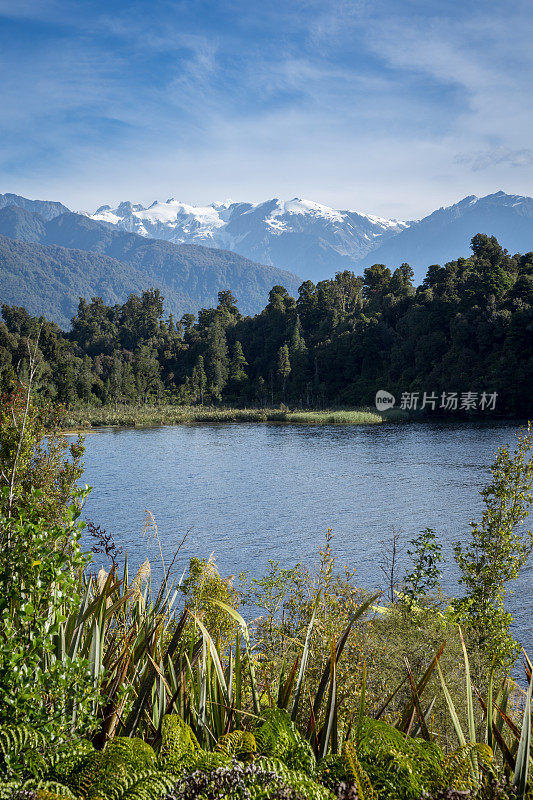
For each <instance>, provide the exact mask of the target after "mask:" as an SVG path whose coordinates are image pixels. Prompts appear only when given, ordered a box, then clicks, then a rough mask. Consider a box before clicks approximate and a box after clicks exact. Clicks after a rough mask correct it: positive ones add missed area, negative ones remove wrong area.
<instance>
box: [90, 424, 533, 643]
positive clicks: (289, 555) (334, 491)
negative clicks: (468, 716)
mask: <svg viewBox="0 0 533 800" xmlns="http://www.w3.org/2000/svg"><path fill="white" fill-rule="evenodd" d="M519 425H520V423H519V422H514V423H509V422H505V423H493V422H486V423H484V422H479V423H468V422H457V423H454V422H442V421H439V422H422V423H405V424H381V425H368V426H362V425H361V426H356V425H353V426H342V425H338V426H334V425H315V426H303V425H276V424H244V423H238V424H224V425H189V426H185V425H184V426H178V427H162V428H152V429H146V430H139V429H127V430H117V429H102V430H100V431H98V432H97V433H96V434H95V435H90V436H87V439H86V454H85V476H84V482H86V483H88V484H90V485H92V486H93V487H94V489H93V491H92V493H91V495H90V497H89V500H88V501H87V504H86V507H85V510H84V516H85V518H86V519H91V520H92V521H93V522H95V523H96V524H100V525H101V526H102V527H103V528H105V529H106V530H107V531H108V533H111V534H112V535H113V537H114V539H115V541H116V543H117V544H118V545H122V546H123V547H124V549H127V551H128V558H129V561H130V564H131V565H132V569H133V566H134V565H135V566H137V565H138V564H140V563H141V562H142V561H144V559H145V558H146V557H147V556H148V557H149V558H150V560H151V561H152V562H153V563H154V564H155V563H156V561H159V555H158V553H159V550H158V547H157V545H156V544H155V543H154V542H151V543H147V541H146V538H143V536H142V528H143V524H144V520H145V509H149V510H150V511H151V512H152V514H153V515H154V517H155V520H156V522H157V526H158V533H159V538H160V541H161V545H162V549H163V556H164V558H165V560H166V561H167V562H168V561H169V560H170V559H171V558H172V555H173V553H174V551H175V550H176V548H177V547H178V545H179V543H180V542H181V540H182V539H183V536H184V535H185V534H186V533H187V532H188V536H187V539H186V542H185V544H184V545H183V547H182V549H181V551H180V554H179V557H178V564H179V567H180V572H181V571H182V570H183V569H185V567H186V566H187V563H188V559H189V557H190V556H191V555H196V556H199V557H205V558H208V557H209V556H210V555H211V554H212V553H213V554H214V557H215V558H216V561H217V565H218V568H219V571H220V573H221V574H222V575H223V576H226V575H229V574H237V573H239V572H241V571H244V570H251V572H252V574H254V575H260V574H261V573H262V571H263V570H264V569H265V567H266V566H267V563H268V560H269V559H274V560H276V561H278V560H279V561H281V562H282V565H283V566H288V565H294V564H295V563H297V562H302V563H304V564H310V563H312V562H313V561H315V560H316V557H317V553H318V548H319V547H320V545H321V544H322V543H323V542H324V536H325V533H326V531H327V529H328V528H331V529H332V531H333V533H334V535H335V539H334V550H335V553H336V554H337V555H338V556H339V559H340V561H341V563H346V564H348V565H349V566H350V567H355V569H356V576H357V582H358V584H359V585H361V586H364V587H366V588H369V589H371V588H374V587H380V586H381V585H382V584H383V582H384V579H383V576H382V573H381V571H380V563H381V560H382V557H383V552H384V548H386V546H387V545H386V543H387V541H388V540H390V537H391V534H392V529H393V528H394V529H395V530H396V531H397V532H399V533H400V534H401V537H402V539H403V541H404V544H407V543H408V540H409V539H412V538H413V537H414V536H415V535H416V534H417V533H418V532H419V531H420V530H422V529H423V528H426V527H430V528H433V529H434V530H435V531H436V532H437V533H438V535H439V537H440V540H441V542H442V544H443V551H444V554H445V556H446V564H445V566H444V568H443V573H444V577H443V585H444V587H445V589H446V590H447V591H449V592H450V593H452V594H453V593H456V592H457V591H458V589H457V583H456V580H457V571H456V569H455V564H454V561H453V556H452V544H453V542H454V541H455V540H456V539H463V540H464V539H465V538H466V537H467V536H468V531H469V528H468V523H469V521H470V520H471V519H479V518H480V516H481V510H482V501H481V498H480V496H479V490H480V489H482V488H483V486H484V485H485V484H486V483H487V482H488V479H489V466H490V464H491V462H492V460H493V457H494V453H495V451H496V449H497V448H498V447H499V446H500V445H502V444H504V443H509V442H511V441H512V440H513V437H514V435H515V432H516V430H517V428H518V427H519ZM98 565H99V564H98V563H97V566H98ZM531 588H532V563H531V562H530V563H529V564H528V565H527V567H526V569H525V570H524V572H523V573H522V575H521V577H520V579H519V580H518V581H517V583H516V585H515V586H514V590H515V593H514V594H513V595H512V596H511V597H510V598H509V600H508V606H509V608H510V609H511V610H512V611H513V613H514V616H515V619H516V622H515V636H516V637H517V638H519V640H520V641H522V642H523V643H524V644H526V645H527V647H528V648H529V650H530V651H531V650H533V621H532V613H531V612H532V610H533V598H532V593H531Z"/></svg>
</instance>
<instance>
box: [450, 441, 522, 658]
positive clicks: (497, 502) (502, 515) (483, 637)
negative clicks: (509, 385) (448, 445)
mask: <svg viewBox="0 0 533 800" xmlns="http://www.w3.org/2000/svg"><path fill="white" fill-rule="evenodd" d="M532 446H533V433H532V430H531V425H529V426H528V428H527V430H526V431H523V432H521V433H519V434H518V436H517V444H516V449H515V450H514V452H510V451H509V449H508V448H507V447H506V446H503V447H500V448H499V449H498V452H497V454H496V459H495V461H494V463H493V465H492V467H491V474H492V480H491V482H490V483H489V485H488V486H487V487H486V488H485V489H483V490H482V491H481V496H482V498H483V503H484V506H485V509H484V511H483V516H482V519H481V522H479V523H476V522H471V523H470V526H471V534H470V536H471V538H470V541H469V543H468V544H466V545H464V544H462V543H461V542H457V543H456V544H455V548H454V552H455V560H456V561H457V564H458V566H459V568H460V570H461V578H460V583H461V584H462V585H463V586H464V587H465V589H466V591H467V594H466V596H465V597H464V598H463V599H462V600H460V601H459V602H458V604H457V609H458V612H459V615H460V617H461V618H463V619H464V620H465V624H467V625H470V626H471V627H472V628H473V629H475V630H477V632H478V635H479V640H480V642H481V644H482V645H483V647H484V648H485V649H486V650H487V651H488V652H489V653H491V654H492V655H494V656H495V657H496V659H497V661H498V662H499V663H503V664H509V663H510V662H512V660H513V659H514V658H515V657H516V654H517V652H518V651H517V645H516V643H515V642H514V640H513V638H512V636H511V634H510V631H509V626H510V624H511V622H512V616H511V615H510V614H509V613H508V612H506V610H505V607H504V599H505V596H506V594H507V584H508V583H509V582H511V581H513V580H514V579H515V578H517V577H518V574H519V572H520V569H521V567H523V566H524V564H525V563H526V561H527V558H528V555H529V553H530V552H531V550H532V548H533V534H532V533H531V531H526V530H524V528H523V523H524V520H525V519H526V517H527V515H528V511H529V506H530V504H531V501H532V499H533V494H532V481H533V460H532V459H531V457H530V454H531V449H532Z"/></svg>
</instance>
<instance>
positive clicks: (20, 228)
mask: <svg viewBox="0 0 533 800" xmlns="http://www.w3.org/2000/svg"><path fill="white" fill-rule="evenodd" d="M0 235H3V236H4V237H5V238H9V239H10V240H11V241H12V242H18V244H20V245H25V247H21V248H19V249H20V287H19V289H20V291H19V293H18V295H19V296H20V297H22V296H24V297H27V296H30V297H33V295H35V298H34V300H35V302H32V306H31V309H32V310H34V311H36V313H40V311H39V310H38V308H36V306H38V288H37V287H38V286H39V283H41V282H44V283H46V281H47V280H48V278H47V272H46V264H48V266H49V268H50V275H49V279H50V282H51V284H52V285H53V286H55V291H56V292H57V296H58V302H59V305H60V307H61V309H62V310H61V312H60V313H59V312H58V314H56V315H54V314H53V313H51V314H50V313H49V315H50V316H51V318H52V319H55V320H56V321H60V322H61V324H63V325H64V324H65V319H66V318H67V317H66V311H65V308H67V307H68V309H69V313H70V315H72V313H73V312H74V311H75V308H76V307H77V299H78V296H83V297H86V298H88V299H90V297H91V296H92V294H94V293H95V288H94V280H93V277H94V276H92V275H91V270H92V269H94V270H95V275H96V276H97V277H98V286H99V287H100V289H99V291H103V292H104V293H105V292H106V291H108V294H109V293H110V294H111V295H112V297H111V299H109V297H108V302H114V300H113V297H115V296H116V298H117V299H118V300H125V299H126V298H127V296H128V295H129V294H130V293H132V292H138V291H140V290H142V289H148V288H152V287H153V288H158V289H160V291H161V293H162V294H163V296H164V297H165V301H166V302H165V306H166V311H167V313H168V312H172V313H174V315H177V316H181V315H182V314H183V313H185V312H189V313H191V312H192V313H195V314H196V313H197V312H198V310H199V309H200V308H201V307H210V306H213V305H216V303H217V295H218V292H220V291H225V290H226V289H230V290H231V291H233V292H234V294H235V295H236V297H237V300H238V301H239V304H240V307H241V308H242V310H243V312H244V313H246V314H253V313H256V312H259V311H260V310H261V309H262V308H263V307H264V305H265V304H266V302H267V300H268V293H269V291H270V289H271V288H272V286H273V285H275V284H280V283H283V284H284V285H285V286H286V288H287V289H288V290H289V291H290V292H291V293H293V294H296V292H297V289H298V286H299V285H300V283H301V279H300V278H299V277H298V276H296V275H293V274H292V273H289V272H286V271H283V270H280V269H277V268H276V267H270V266H263V265H260V264H257V263H254V262H252V261H250V260H249V259H246V258H244V257H242V256H239V255H238V254H236V253H232V252H229V251H225V250H215V249H212V248H207V247H201V246H199V245H177V244H173V243H171V242H165V241H162V240H158V239H149V238H146V237H141V236H138V235H137V234H133V233H128V232H126V231H122V230H120V229H117V228H116V226H112V225H107V224H102V223H101V222H96V221H94V220H92V219H90V218H89V217H87V216H83V215H80V214H74V213H72V212H70V211H69V212H65V213H61V214H58V215H56V216H55V217H53V218H52V219H50V220H48V221H46V220H44V219H43V217H42V216H40V215H39V214H37V213H36V212H33V211H28V210H27V209H26V208H24V207H22V206H5V207H4V208H2V209H0ZM14 247H15V246H14V245H13V246H12V247H11V251H13V249H14ZM47 247H56V248H61V249H62V252H61V253H59V254H58V253H56V252H55V251H54V252H51V251H49V250H46V249H43V248H47ZM6 252H7V251H6V247H5V243H4V250H3V253H2V252H0V287H1V288H0V297H1V299H2V301H3V302H8V297H9V303H11V304H13V303H15V304H20V303H21V302H22V301H21V300H20V299H17V297H18V296H17V292H16V290H15V289H16V287H15V285H14V277H13V276H14V275H16V265H15V264H14V263H13V259H12V258H11V257H10V254H9V253H7V255H6ZM81 252H83V253H85V254H86V255H85V256H84V257H82V256H80V255H79V253H81ZM69 254H71V257H72V275H70V274H69V270H68V264H69ZM102 259H109V269H110V286H109V287H107V288H106V284H105V264H104V261H102ZM80 262H83V265H84V266H83V269H84V270H85V280H82V278H83V272H81V273H80V270H81V267H80V266H79V265H80ZM32 270H33V271H32ZM58 275H62V276H63V284H64V285H63V287H61V286H60V285H59V283H58V279H57V276H58ZM37 276H38V277H37ZM130 276H131V280H130ZM71 283H72V286H71V285H70V284H71ZM73 287H75V294H77V296H76V297H75V298H74V296H73V294H72V292H73V291H74V289H73ZM43 291H44V288H43ZM106 296H107V295H106ZM65 297H67V298H70V299H69V300H68V302H67V301H65V300H64V298H65ZM74 299H75V301H76V302H74ZM65 302H67V305H66V306H65V305H64V303H65Z"/></svg>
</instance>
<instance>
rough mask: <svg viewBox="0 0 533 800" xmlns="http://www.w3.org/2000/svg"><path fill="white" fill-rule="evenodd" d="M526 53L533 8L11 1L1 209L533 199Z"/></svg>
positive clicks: (0, 5)
mask: <svg viewBox="0 0 533 800" xmlns="http://www.w3.org/2000/svg"><path fill="white" fill-rule="evenodd" d="M532 41H533V4H532V3H531V2H530V0H527V2H522V1H521V0H507V2H505V0H503V1H502V2H494V1H493V0H483V2H480V0H462V1H461V2H459V1H458V0H440V2H433V0H416V1H415V0H402V2H391V0H368V2H367V0H321V2H315V0H301V1H298V0H284V1H283V2H280V0H271V1H270V2H269V1H268V0H261V2H259V1H258V0H247V1H241V0H214V1H205V0H174V1H173V2H167V0H164V1H162V0H150V2H148V1H147V0H131V2H128V3H126V2H121V0H113V2H112V3H110V2H109V0H107V2H99V0H90V1H89V0H88V1H87V2H85V1H83V0H82V1H81V2H72V1H71V2H64V1H63V0H18V2H17V3H15V2H14V0H0V192H7V191H12V192H17V193H20V194H24V195H26V196H29V197H38V198H47V199H57V200H62V201H63V202H65V203H66V204H67V205H68V206H69V207H71V208H73V209H75V210H77V209H84V210H89V211H90V210H94V208H95V207H96V206H97V205H100V204H102V203H110V204H113V205H114V204H116V203H117V202H119V201H121V200H126V199H129V200H132V201H135V202H142V203H144V204H146V203H150V202H152V201H153V200H155V199H160V200H166V199H167V198H168V197H170V196H174V197H176V198H177V199H180V200H183V201H188V202H193V203H208V202H211V201H213V200H223V199H226V198H232V199H234V200H250V201H260V200H264V199H267V198H270V197H282V198H291V197H294V196H300V197H306V198H309V199H313V200H318V201H320V202H324V203H327V204H328V205H332V206H334V207H337V208H351V209H356V210H362V211H367V212H371V213H377V214H382V215H384V216H392V217H398V218H404V219H409V218H415V217H418V216H421V215H423V214H425V213H427V212H429V211H431V210H433V209H434V208H436V207H438V206H440V205H443V204H449V203H452V202H455V201H456V200H458V199H459V198H461V197H463V196H465V195H467V194H478V195H481V194H487V193H489V192H492V191H496V190H498V189H503V190H504V191H508V192H510V193H518V194H533V135H532V132H533V102H532V89H531V87H532V86H533V48H532V47H531V42H532Z"/></svg>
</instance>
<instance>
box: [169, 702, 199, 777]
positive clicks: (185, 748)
mask: <svg viewBox="0 0 533 800" xmlns="http://www.w3.org/2000/svg"><path fill="white" fill-rule="evenodd" d="M199 749H200V745H199V744H198V740H197V738H196V736H195V735H194V733H193V731H192V728H191V727H190V725H187V723H186V722H184V721H183V720H182V719H181V717H180V716H178V714H167V715H166V716H165V717H163V722H162V725H161V749H160V751H159V763H160V765H161V767H162V768H163V769H165V770H168V771H169V772H174V771H176V772H181V770H182V764H183V763H187V764H189V763H191V764H192V763H194V762H195V759H196V753H197V752H198V751H199Z"/></svg>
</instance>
